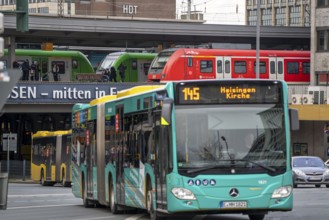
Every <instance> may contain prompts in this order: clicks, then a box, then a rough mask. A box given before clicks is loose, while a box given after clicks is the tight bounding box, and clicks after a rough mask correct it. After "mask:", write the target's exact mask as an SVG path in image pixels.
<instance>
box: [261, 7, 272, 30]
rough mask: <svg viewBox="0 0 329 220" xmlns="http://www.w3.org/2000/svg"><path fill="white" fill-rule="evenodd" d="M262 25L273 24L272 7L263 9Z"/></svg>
mask: <svg viewBox="0 0 329 220" xmlns="http://www.w3.org/2000/svg"><path fill="white" fill-rule="evenodd" d="M262 11H263V13H262V25H264V26H271V25H272V9H263V10H262Z"/></svg>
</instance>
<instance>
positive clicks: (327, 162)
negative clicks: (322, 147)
mask: <svg viewBox="0 0 329 220" xmlns="http://www.w3.org/2000/svg"><path fill="white" fill-rule="evenodd" d="M324 164H325V165H326V166H327V167H329V159H328V160H327V161H326V162H324Z"/></svg>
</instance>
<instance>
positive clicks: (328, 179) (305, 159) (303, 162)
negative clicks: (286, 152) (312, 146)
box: [291, 156, 329, 188]
mask: <svg viewBox="0 0 329 220" xmlns="http://www.w3.org/2000/svg"><path fill="white" fill-rule="evenodd" d="M291 162H292V171H293V184H294V188H296V187H297V185H315V186H316V187H320V186H321V184H324V185H326V187H327V188H329V168H328V167H327V166H326V165H325V163H324V162H323V160H322V159H321V158H320V157H316V156H294V157H292V161H291Z"/></svg>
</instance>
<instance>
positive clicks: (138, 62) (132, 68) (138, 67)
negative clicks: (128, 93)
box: [96, 52, 157, 82]
mask: <svg viewBox="0 0 329 220" xmlns="http://www.w3.org/2000/svg"><path fill="white" fill-rule="evenodd" d="M156 55H157V53H142V52H114V53H110V54H108V55H107V56H106V57H104V59H103V60H102V62H101V63H100V64H99V66H98V67H97V70H96V73H97V74H104V72H105V70H106V69H108V70H110V69H111V67H112V66H113V67H114V68H115V69H116V72H117V80H118V82H120V81H121V78H120V74H119V71H118V67H119V65H120V64H121V63H122V64H123V65H124V66H125V67H126V70H125V80H124V81H125V82H146V81H147V73H148V70H149V67H150V65H151V63H152V61H153V59H154V58H155V57H156Z"/></svg>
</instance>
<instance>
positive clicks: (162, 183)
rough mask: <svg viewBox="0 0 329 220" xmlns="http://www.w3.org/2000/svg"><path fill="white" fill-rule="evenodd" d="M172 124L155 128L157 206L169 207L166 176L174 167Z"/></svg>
mask: <svg viewBox="0 0 329 220" xmlns="http://www.w3.org/2000/svg"><path fill="white" fill-rule="evenodd" d="M170 130H171V126H161V127H160V126H159V127H158V126H157V127H156V129H155V143H156V155H157V160H156V164H157V166H156V202H157V208H161V209H167V206H168V204H167V183H166V176H167V174H168V173H169V172H170V171H171V169H172V159H171V158H172V157H171V154H172V150H171V148H172V145H171V141H170V139H171V138H172V137H171V132H170Z"/></svg>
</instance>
